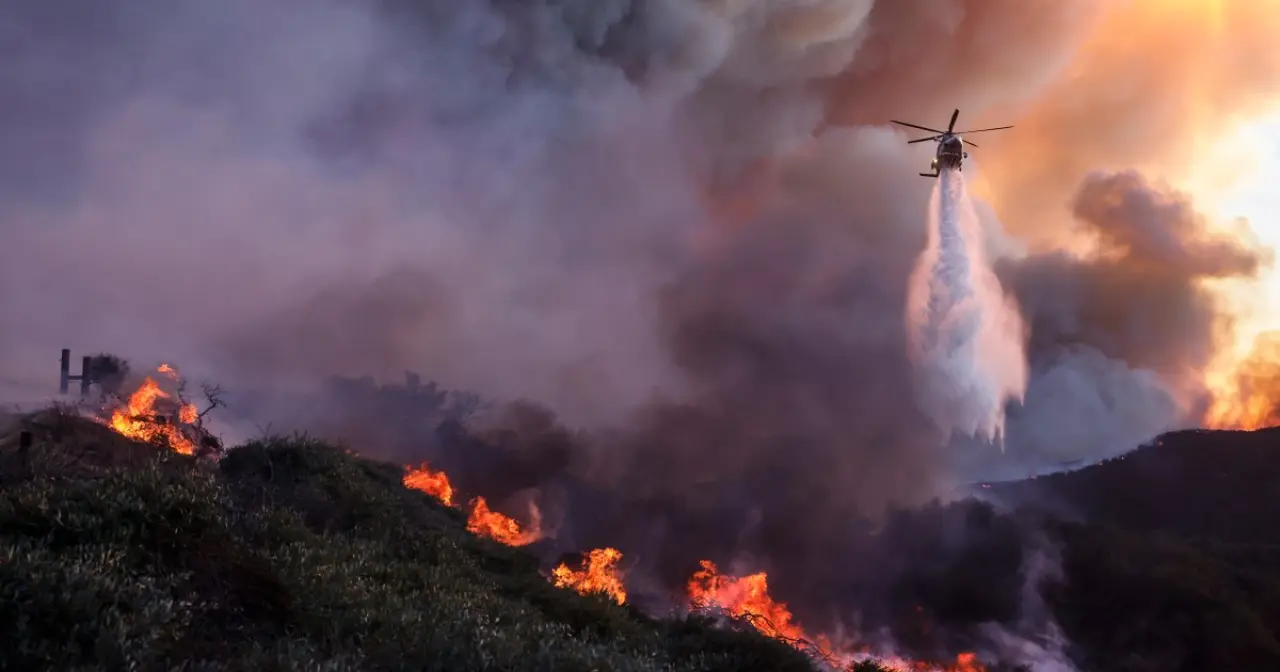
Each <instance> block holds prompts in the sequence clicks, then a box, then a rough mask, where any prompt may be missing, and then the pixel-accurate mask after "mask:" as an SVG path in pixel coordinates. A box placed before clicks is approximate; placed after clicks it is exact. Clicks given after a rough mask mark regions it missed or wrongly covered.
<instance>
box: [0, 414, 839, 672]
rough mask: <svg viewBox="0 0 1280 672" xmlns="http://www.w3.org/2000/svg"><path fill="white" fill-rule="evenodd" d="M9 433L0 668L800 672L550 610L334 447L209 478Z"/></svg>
mask: <svg viewBox="0 0 1280 672" xmlns="http://www.w3.org/2000/svg"><path fill="white" fill-rule="evenodd" d="M9 424H10V425H11V426H10V427H8V429H7V430H6V431H4V432H3V434H2V435H0V488H2V494H0V632H3V633H5V646H4V647H0V669H13V670H36V669H62V670H126V669H137V670H170V669H186V670H302V669H306V670H450V671H463V670H557V671H574V670H582V671H587V670H618V671H623V670H687V671H689V672H693V671H711V670H744V671H745V670H779V671H786V670H796V671H797V672H800V671H805V672H807V671H809V670H812V669H814V668H813V666H812V664H811V663H810V661H809V660H808V659H807V658H806V657H805V656H804V655H803V654H801V653H800V652H798V651H796V650H795V649H793V648H791V647H790V646H788V645H786V644H784V643H781V642H778V641H774V640H770V639H768V638H765V637H763V636H761V635H759V634H756V633H754V632H748V631H744V630H742V629H735V628H720V627H713V624H711V623H710V622H708V621H705V620H702V619H698V618H669V619H661V620H659V619H653V618H649V617H647V616H645V615H643V614H641V613H639V612H638V611H636V610H634V609H632V608H629V607H619V606H616V605H614V604H612V603H609V602H608V601H606V600H604V599H600V598H594V597H584V596H581V595H578V594H576V593H573V592H571V591H567V590H561V589H557V588H555V587H553V586H552V585H551V584H550V583H548V581H547V580H546V579H545V578H544V577H543V576H542V575H541V574H540V573H539V571H538V566H537V562H536V560H535V559H534V558H532V557H531V556H529V555H528V554H526V553H524V552H522V551H520V550H517V549H511V548H507V547H504V546H501V545H499V544H497V543H495V542H491V541H488V540H484V539H479V538H476V537H474V536H472V535H471V534H469V533H467V532H466V531H465V528H464V521H463V520H462V518H461V517H460V515H459V514H458V512H456V511H454V510H452V509H447V508H445V507H443V506H441V505H439V504H438V503H437V502H435V500H433V499H431V498H430V497H428V496H427V495H424V494H422V493H419V492H416V491H413V490H409V489H406V488H405V487H403V485H402V484H401V477H402V472H401V470H400V468H398V467H396V466H393V465H388V464H381V463H376V462H371V461H368V460H364V459H361V458H359V457H356V456H354V455H352V454H350V453H349V452H347V451H343V450H341V449H339V448H335V447H332V446H329V445H324V444H322V443H318V442H314V441H310V440H307V439H305V438H292V439H279V440H267V441H261V442H255V443H251V444H249V445H246V446H242V447H240V448H238V449H235V450H233V451H231V452H230V453H229V454H228V455H227V456H226V458H225V459H223V460H222V461H221V462H220V463H218V464H217V465H216V466H215V465H214V464H211V463H208V462H199V461H197V460H194V459H192V458H189V457H184V456H180V455H176V454H173V453H170V452H167V451H164V450H157V449H156V448H155V447H153V446H147V445H142V444H138V443H135V442H132V441H129V440H126V439H124V438H123V437H120V436H118V435H116V434H115V433H113V432H111V431H110V430H108V429H106V428H105V427H101V426H98V425H96V424H93V423H90V422H86V421H84V420H80V419H78V418H75V417H73V416H71V415H70V414H66V413H62V412H59V411H57V410H56V409H55V410H51V411H48V412H44V413H40V414H37V415H35V416H31V417H25V418H20V419H14V420H13V421H12V422H10V423H9ZM19 429H26V430H28V431H30V432H31V433H32V434H33V436H34V442H33V444H32V446H31V447H30V449H29V450H22V449H21V448H20V446H19V441H18V430H19Z"/></svg>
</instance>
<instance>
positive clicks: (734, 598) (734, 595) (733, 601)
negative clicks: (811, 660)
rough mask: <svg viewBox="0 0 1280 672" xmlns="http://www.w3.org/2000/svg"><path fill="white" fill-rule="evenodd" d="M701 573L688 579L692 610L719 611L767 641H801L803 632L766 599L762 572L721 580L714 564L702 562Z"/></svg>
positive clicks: (785, 611)
mask: <svg viewBox="0 0 1280 672" xmlns="http://www.w3.org/2000/svg"><path fill="white" fill-rule="evenodd" d="M699 564H700V565H702V569H699V570H698V571H696V572H694V573H693V577H692V578H690V579H689V587H688V592H689V602H690V603H691V604H693V605H694V606H696V607H714V608H718V609H723V610H724V611H726V612H728V613H729V614H731V615H733V616H734V617H735V618H743V619H746V620H747V621H748V622H750V623H751V624H752V625H754V626H755V627H756V629H757V630H759V631H760V632H763V633H764V634H766V635H769V636H770V637H777V638H780V639H789V640H804V639H806V637H805V636H804V631H803V630H801V629H800V627H799V626H797V625H796V624H794V623H792V622H791V611H790V610H788V609H787V605H785V604H782V603H780V602H775V601H774V600H773V598H771V597H769V580H768V576H767V575H766V574H765V573H764V572H759V573H757V574H752V575H750V576H744V577H741V578H738V577H733V576H724V575H722V574H720V570H719V569H718V568H717V567H716V565H715V563H714V562H711V561H710V560H703V561H701V562H700V563H699Z"/></svg>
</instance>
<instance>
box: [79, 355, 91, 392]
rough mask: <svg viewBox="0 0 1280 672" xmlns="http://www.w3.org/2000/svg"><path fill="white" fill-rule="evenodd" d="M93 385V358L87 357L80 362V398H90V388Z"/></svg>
mask: <svg viewBox="0 0 1280 672" xmlns="http://www.w3.org/2000/svg"><path fill="white" fill-rule="evenodd" d="M92 384H93V358H92V357H89V356H88V355H86V356H85V357H84V359H82V360H80V396H82V397H87V396H89V386H90V385H92Z"/></svg>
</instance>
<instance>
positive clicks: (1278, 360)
mask: <svg viewBox="0 0 1280 672" xmlns="http://www.w3.org/2000/svg"><path fill="white" fill-rule="evenodd" d="M1212 388H1213V390H1214V397H1213V403H1212V404H1211V405H1210V407H1209V410H1208V412H1206V413H1205V418H1204V425H1205V426H1206V427H1208V428H1210V429H1246V430H1252V429H1261V428H1263V427H1274V426H1277V425H1280V331H1270V332H1264V333H1262V334H1259V335H1258V337H1257V338H1256V339H1255V340H1254V343H1253V349H1252V350H1250V351H1249V354H1248V355H1247V356H1246V357H1244V359H1243V360H1242V361H1241V362H1240V363H1239V364H1238V365H1237V366H1236V367H1235V371H1234V372H1233V374H1232V375H1231V376H1229V377H1228V378H1227V379H1226V380H1222V381H1219V382H1217V384H1214V385H1212Z"/></svg>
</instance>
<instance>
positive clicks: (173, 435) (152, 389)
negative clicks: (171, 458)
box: [109, 364, 199, 455]
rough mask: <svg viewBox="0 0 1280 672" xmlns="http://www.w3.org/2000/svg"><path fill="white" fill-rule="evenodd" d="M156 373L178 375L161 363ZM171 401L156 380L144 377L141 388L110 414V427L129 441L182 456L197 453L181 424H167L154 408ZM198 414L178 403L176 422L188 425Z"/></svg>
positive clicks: (184, 404) (190, 406) (188, 406)
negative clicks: (165, 448)
mask: <svg viewBox="0 0 1280 672" xmlns="http://www.w3.org/2000/svg"><path fill="white" fill-rule="evenodd" d="M156 371H158V372H159V373H162V374H165V375H167V376H169V377H171V378H176V376H177V372H175V371H174V370H173V368H172V367H170V366H169V365H168V364H161V365H160V367H159V368H158V369H156ZM172 399H173V397H172V395H170V394H169V393H168V392H165V391H164V390H162V389H160V385H159V383H157V382H156V381H155V379H153V378H152V377H151V376H147V377H146V378H144V379H143V381H142V385H141V386H139V387H138V389H137V390H135V391H134V393H133V394H131V395H129V400H128V402H127V403H125V405H124V406H123V407H121V408H118V409H116V410H115V411H113V412H112V413H111V420H110V422H109V424H110V425H111V428H112V429H114V430H116V431H117V432H119V433H121V434H123V435H124V436H127V437H129V438H131V439H136V440H138V441H143V442H145V443H160V442H163V443H165V444H167V445H168V446H169V447H170V448H172V449H173V450H175V451H177V452H179V453H182V454H183V455H192V454H194V453H195V450H196V446H195V442H193V441H192V440H191V439H190V438H188V437H187V436H186V435H185V434H183V433H182V429H181V426H180V425H178V424H175V423H172V422H166V421H165V420H164V418H165V415H164V414H163V413H161V412H159V410H158V409H157V408H156V405H157V403H159V402H161V401H170V400H172ZM198 415H199V413H198V411H197V410H196V407H195V405H194V404H186V403H181V402H178V408H177V420H178V422H179V423H183V424H191V423H193V422H195V421H196V418H197V416H198Z"/></svg>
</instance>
